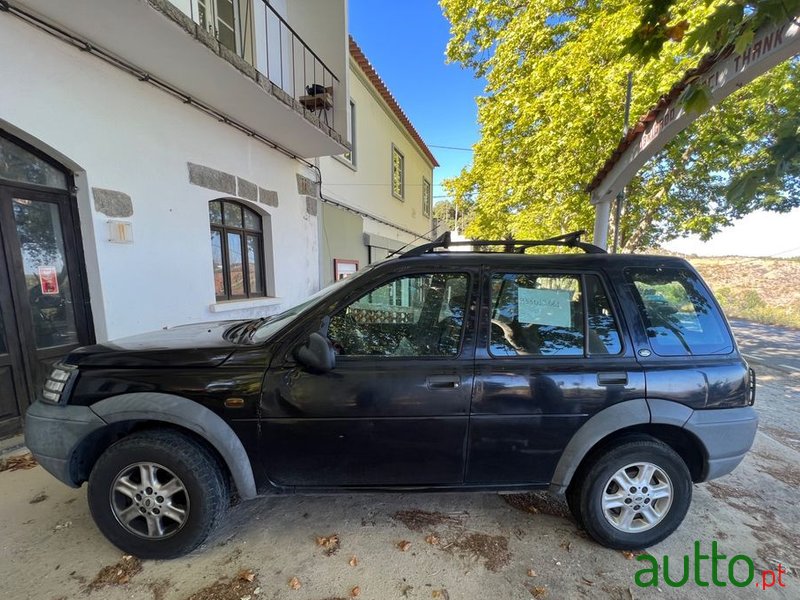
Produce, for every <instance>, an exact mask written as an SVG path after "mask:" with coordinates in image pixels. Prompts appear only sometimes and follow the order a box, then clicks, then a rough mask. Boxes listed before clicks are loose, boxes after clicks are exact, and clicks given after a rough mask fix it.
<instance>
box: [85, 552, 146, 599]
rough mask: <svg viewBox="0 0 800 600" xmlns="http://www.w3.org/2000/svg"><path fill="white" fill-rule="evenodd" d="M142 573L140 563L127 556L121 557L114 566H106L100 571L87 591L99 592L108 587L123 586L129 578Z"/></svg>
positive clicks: (133, 557)
mask: <svg viewBox="0 0 800 600" xmlns="http://www.w3.org/2000/svg"><path fill="white" fill-rule="evenodd" d="M141 571H142V561H140V560H139V559H138V558H136V557H135V556H131V555H129V554H125V555H123V557H122V559H121V560H120V561H119V562H118V563H117V564H115V565H108V566H106V567H103V568H102V569H100V571H99V572H98V573H97V575H96V576H95V578H94V579H93V580H92V582H91V583H90V584H89V590H90V591H94V590H99V589H102V588H104V587H106V586H109V585H125V584H126V583H128V582H129V581H130V580H131V577H133V576H134V575H136V574H138V573H140V572H141Z"/></svg>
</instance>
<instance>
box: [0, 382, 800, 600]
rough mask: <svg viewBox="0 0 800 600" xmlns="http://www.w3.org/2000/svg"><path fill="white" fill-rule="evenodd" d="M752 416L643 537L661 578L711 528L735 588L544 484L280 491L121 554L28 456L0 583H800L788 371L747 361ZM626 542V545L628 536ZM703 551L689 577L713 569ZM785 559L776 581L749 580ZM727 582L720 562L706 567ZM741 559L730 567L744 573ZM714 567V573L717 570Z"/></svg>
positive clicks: (89, 594) (5, 522) (797, 439)
mask: <svg viewBox="0 0 800 600" xmlns="http://www.w3.org/2000/svg"><path fill="white" fill-rule="evenodd" d="M759 371H760V372H759V375H760V379H759V387H760V389H759V393H758V400H757V407H758V409H759V412H760V415H761V425H760V431H759V434H758V437H757V440H756V444H755V447H754V449H753V451H752V452H751V453H750V454H749V456H748V457H747V458H746V460H745V462H744V463H743V464H742V465H741V466H740V467H739V468H738V469H737V470H736V471H735V472H734V473H733V474H732V475H729V476H727V477H725V478H723V479H719V480H717V481H715V482H713V483H711V484H700V485H697V486H695V489H694V501H693V503H692V507H691V509H690V511H689V514H688V516H687V518H686V520H685V522H684V523H683V525H682V526H681V528H680V529H679V530H678V531H677V532H676V533H675V534H673V535H672V536H671V537H670V538H669V539H667V540H666V541H664V542H662V543H661V544H659V545H658V546H656V547H654V548H651V549H650V550H649V552H650V554H652V555H653V556H654V557H656V558H657V559H658V561H659V563H660V564H662V565H663V558H664V557H665V556H669V557H670V561H671V564H674V565H677V568H676V567H672V569H674V572H671V573H670V574H671V575H672V577H673V579H675V578H679V577H680V576H681V575H682V560H683V556H684V555H686V554H690V553H691V552H692V548H693V543H694V542H695V541H699V542H700V544H701V550H702V552H703V553H706V554H708V553H709V551H710V548H711V543H712V541H717V542H718V544H719V551H720V552H722V553H724V554H726V555H727V556H728V558H731V557H732V556H734V555H737V554H744V555H747V556H749V557H751V558H752V560H753V562H754V564H755V569H756V577H755V579H754V580H753V582H752V583H751V584H750V585H749V586H748V587H745V588H736V587H732V586H731V585H730V584H728V585H727V586H726V587H717V586H715V585H713V584H712V585H710V586H709V587H699V586H698V585H697V584H696V583H694V581H692V580H690V581H689V582H688V583H687V584H686V585H684V586H683V587H679V588H673V587H670V586H668V585H665V583H664V581H663V579H660V580H659V586H658V588H648V589H643V588H640V587H638V586H637V585H636V584H635V583H634V574H635V573H636V571H638V570H640V569H642V568H644V567H645V566H647V565H646V564H645V563H643V562H639V561H637V560H636V554H638V553H624V552H617V551H612V550H608V549H605V548H602V547H600V546H598V545H597V544H595V543H594V542H592V541H591V540H589V539H587V537H586V535H585V534H584V533H583V532H582V531H581V530H580V529H579V528H578V527H577V526H576V524H575V523H574V521H573V520H572V519H571V518H570V517H569V516H567V513H566V512H565V507H564V506H563V504H561V503H560V502H559V501H554V500H553V499H551V498H549V497H547V496H546V495H538V494H537V495H531V496H528V495H524V496H515V497H510V498H509V497H504V496H498V495H496V494H438V493H436V494H398V495H389V494H380V495H379V494H370V495H341V496H326V497H309V496H283V497H272V498H265V499H260V500H255V501H251V502H246V503H243V504H241V505H239V506H237V507H235V508H234V509H232V510H231V512H230V513H229V515H228V517H227V519H226V522H225V523H224V525H223V526H222V527H221V528H220V529H219V530H218V531H217V532H216V533H215V534H214V536H213V538H212V539H210V540H209V542H208V543H207V544H206V545H205V546H203V547H202V548H200V549H199V550H198V551H196V552H194V553H193V554H192V555H190V556H188V557H185V558H182V559H179V560H173V561H163V562H157V561H142V562H139V561H138V560H137V559H135V558H133V557H125V556H123V555H122V553H121V552H120V551H119V550H117V549H116V548H114V547H113V546H112V545H111V544H109V543H108V542H107V541H106V540H105V538H103V537H102V536H101V535H100V533H99V532H98V531H97V529H96V528H95V526H94V525H93V523H92V520H91V517H90V516H89V512H88V509H87V506H86V497H85V496H86V492H85V489H79V490H72V489H69V488H67V487H65V486H64V485H62V484H61V483H59V482H58V481H56V480H55V479H53V478H52V477H51V476H50V475H48V474H47V473H46V472H45V471H44V470H42V468H41V467H38V466H36V467H33V468H27V469H26V468H24V466H25V465H24V464H23V466H22V468H18V469H17V470H10V469H9V470H6V471H4V472H1V473H0V590H2V591H0V596H2V598H4V599H8V600H17V599H23V598H30V599H37V600H66V599H68V598H89V599H90V600H91V598H99V599H103V600H106V599H108V600H115V599H123V598H128V599H146V600H190V599H191V600H201V599H202V600H242V599H247V600H260V599H265V600H266V599H274V600H278V599H280V600H283V599H286V600H337V599H342V600H345V599H349V598H362V599H375V600H392V599H398V600H403V599H406V598H407V599H411V600H422V599H437V598H438V599H440V600H490V599H530V598H552V599H564V598H579V599H582V598H592V599H593V598H611V599H615V600H616V599H624V600H630V599H636V598H755V597H760V596H763V597H768V598H800V535H799V534H800V503H799V502H798V495H797V492H798V488H799V487H800V406H799V404H800V403H799V402H798V401H800V375H789V374H785V373H779V372H771V371H769V370H768V369H766V368H763V367H762V368H759ZM631 550H636V549H633V548H632V549H631ZM709 562H710V561H708V560H706V561H704V562H703V567H702V568H701V577H702V579H703V580H704V581H709V579H710V576H711V569H710V566H709ZM779 563H780V564H782V565H783V567H784V568H785V569H786V570H787V573H786V574H785V575H783V576H782V581H783V583H784V586H785V587H783V588H781V587H779V586H778V585H775V587H773V588H771V589H769V590H763V591H762V590H761V589H759V588H757V587H756V585H755V584H756V582H761V571H762V569H775V568H776V567H777V565H778V564H779ZM718 572H719V573H720V580H721V581H728V577H727V574H726V573H727V561H723V562H722V563H721V568H719V569H718ZM744 572H745V570H744V568H743V563H742V562H741V561H740V562H739V563H737V565H736V568H735V569H734V575H735V576H736V577H737V578H739V579H742V578H743V577H744ZM723 573H725V574H723Z"/></svg>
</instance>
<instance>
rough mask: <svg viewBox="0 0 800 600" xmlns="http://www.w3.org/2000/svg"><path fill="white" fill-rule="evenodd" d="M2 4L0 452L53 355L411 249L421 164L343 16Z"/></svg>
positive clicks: (260, 303) (420, 149)
mask: <svg viewBox="0 0 800 600" xmlns="http://www.w3.org/2000/svg"><path fill="white" fill-rule="evenodd" d="M0 8H4V9H5V10H0V56H3V57H4V58H3V59H2V60H0V81H3V85H2V86H0V238H1V239H2V240H3V244H0V436H2V435H4V434H7V433H9V432H12V431H15V430H17V429H18V428H19V422H20V416H21V414H22V413H23V412H24V409H25V407H26V406H27V403H28V402H30V401H31V399H32V397H33V395H34V394H35V390H36V388H37V386H38V385H39V382H40V381H41V380H42V378H43V377H44V376H45V375H46V372H47V370H48V368H49V365H50V364H51V363H52V362H53V361H55V360H57V359H58V358H60V357H61V356H63V355H64V354H65V353H66V352H68V351H69V350H71V349H72V348H75V347H77V346H79V345H83V344H87V343H92V342H94V341H100V342H103V341H106V340H109V339H114V338H118V337H122V336H126V335H129V334H134V333H139V332H142V331H147V330H152V329H157V328H161V327H165V326H172V325H177V324H181V323H186V322H192V321H204V320H213V319H220V318H225V319H228V318H241V317H248V316H257V315H259V316H260V315H264V314H270V313H271V312H276V311H279V310H281V307H285V306H287V305H289V304H293V303H295V302H296V301H298V300H300V299H301V298H302V297H303V296H305V295H307V294H308V293H310V292H313V291H315V290H316V289H318V288H319V287H320V286H321V285H324V284H326V283H328V282H330V281H331V280H332V279H333V278H334V271H335V270H338V271H340V275H346V274H347V273H348V272H351V271H352V270H353V269H355V268H356V262H357V263H358V265H357V266H358V267H361V266H363V265H365V264H367V263H369V262H371V261H374V260H377V259H380V258H383V257H385V256H386V254H387V253H388V252H389V251H390V250H393V249H396V248H399V247H400V246H402V245H403V244H405V243H407V242H410V241H412V240H413V239H414V238H415V237H417V236H420V235H427V234H429V231H430V229H431V218H430V197H431V183H432V180H433V178H432V170H433V167H434V166H436V162H435V159H434V158H433V156H432V155H431V153H430V151H429V150H428V149H427V147H426V146H425V144H424V142H423V141H422V140H421V138H420V137H419V135H418V134H417V133H416V131H414V128H413V126H412V125H411V124H410V122H408V119H407V118H405V116H404V115H403V113H402V111H401V110H400V108H399V107H398V106H397V103H396V102H395V101H394V99H393V98H392V97H391V94H390V93H389V92H388V89H387V88H386V86H385V85H384V84H383V82H381V80H380V78H379V77H378V76H377V74H376V73H375V72H374V70H373V69H372V67H371V66H369V63H368V62H367V61H366V58H365V57H364V56H363V53H361V51H360V50H359V49H358V47H357V46H356V45H355V43H353V42H351V41H350V40H349V37H348V31H347V3H346V0H325V1H324V2H321V1H319V0H171V1H170V0H73V1H71V2H52V1H51V0H10V1H9V2H8V3H7V6H6V3H4V2H0ZM320 176H321V178H322V184H323V185H322V189H321V194H320V186H319V185H318V183H319V181H320ZM365 184H369V185H365ZM334 260H336V265H337V266H336V267H334Z"/></svg>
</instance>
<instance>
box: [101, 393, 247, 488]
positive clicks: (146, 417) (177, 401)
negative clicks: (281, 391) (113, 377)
mask: <svg viewBox="0 0 800 600" xmlns="http://www.w3.org/2000/svg"><path fill="white" fill-rule="evenodd" d="M91 410H92V411H93V412H94V413H95V414H96V415H97V416H98V417H100V418H101V419H103V421H105V422H106V423H109V424H110V423H119V422H122V421H161V422H164V423H171V424H173V425H178V426H180V427H184V428H186V429H189V430H191V431H193V432H194V433H196V434H198V435H199V436H201V437H202V438H203V439H204V440H206V441H207V442H208V443H209V444H211V445H212V446H213V447H214V448H215V449H216V450H217V452H219V454H220V456H222V459H223V460H224V461H225V464H226V465H227V466H228V469H229V470H230V472H231V475H232V476H233V482H234V484H235V485H236V490H237V491H238V493H239V496H240V497H241V498H242V499H244V500H247V499H250V498H254V497H255V496H256V484H255V479H254V477H253V469H252V467H251V465H250V459H249V458H248V456H247V453H246V452H245V450H244V446H243V445H242V442H241V441H240V440H239V438H238V437H237V436H236V434H235V433H234V432H233V429H231V428H230V426H229V425H228V424H227V423H226V422H225V421H223V420H222V419H221V418H220V417H219V416H217V415H216V414H214V413H213V412H211V411H210V410H209V409H207V408H206V407H204V406H201V405H200V404H198V403H197V402H193V401H192V400H187V399H186V398H182V397H180V396H173V395H171V394H159V393H156V392H139V393H133V394H121V395H119V396H113V397H111V398H106V399H105V400H101V401H100V402H98V403H96V404H93V405H92V407H91Z"/></svg>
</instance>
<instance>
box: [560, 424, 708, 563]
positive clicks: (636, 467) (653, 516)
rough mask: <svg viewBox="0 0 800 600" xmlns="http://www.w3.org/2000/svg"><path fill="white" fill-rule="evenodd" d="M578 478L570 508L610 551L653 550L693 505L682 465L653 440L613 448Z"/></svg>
mask: <svg viewBox="0 0 800 600" xmlns="http://www.w3.org/2000/svg"><path fill="white" fill-rule="evenodd" d="M581 474H582V479H581V481H578V482H576V486H575V487H574V488H573V494H574V496H573V497H574V501H573V502H572V503H570V505H571V508H572V509H573V512H578V513H579V514H578V515H576V517H577V518H578V520H579V522H580V523H581V524H582V525H583V526H584V528H585V529H586V531H587V532H588V533H589V535H591V536H592V538H594V539H595V540H596V541H598V542H599V543H601V544H602V545H604V546H607V547H609V548H614V549H618V550H625V549H643V548H647V547H649V546H652V545H653V544H657V543H658V542H660V541H661V540H663V539H665V538H666V537H667V536H669V535H670V534H671V533H672V532H673V531H675V530H676V529H677V528H678V526H679V525H680V524H681V522H682V521H683V519H684V517H685V516H686V512H687V511H688V509H689V504H690V503H691V499H692V478H691V475H690V473H689V469H688V468H687V467H686V463H684V461H683V459H682V458H681V457H680V456H679V455H678V454H677V453H676V452H675V451H674V450H673V449H672V448H670V447H669V446H667V445H666V444H664V443H662V442H660V441H658V440H656V439H654V438H649V439H640V440H635V441H628V442H623V443H621V444H619V445H617V446H614V447H612V448H610V449H608V450H606V451H605V452H603V453H601V454H599V455H597V456H595V457H593V458H592V462H591V463H590V464H588V465H586V468H585V469H581Z"/></svg>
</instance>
